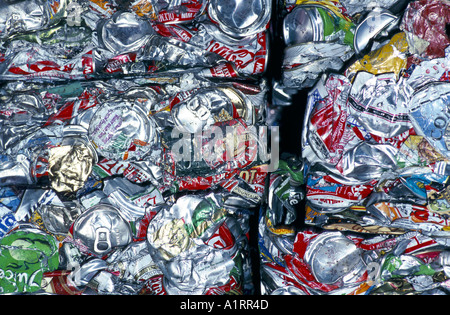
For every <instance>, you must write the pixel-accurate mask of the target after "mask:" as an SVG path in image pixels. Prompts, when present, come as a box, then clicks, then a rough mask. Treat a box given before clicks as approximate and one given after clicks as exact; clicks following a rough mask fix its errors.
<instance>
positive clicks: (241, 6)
mask: <svg viewBox="0 0 450 315" xmlns="http://www.w3.org/2000/svg"><path fill="white" fill-rule="evenodd" d="M271 12H272V1H270V0H252V1H240V0H211V1H210V3H209V6H208V13H209V16H210V18H211V19H212V20H213V21H214V22H216V23H218V24H219V27H220V29H221V30H222V31H223V32H224V33H226V34H228V35H230V36H233V37H246V36H251V35H255V34H257V33H260V32H262V31H264V30H265V29H266V27H267V24H268V23H269V21H270V16H271Z"/></svg>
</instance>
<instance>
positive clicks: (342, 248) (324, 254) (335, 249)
mask: <svg viewBox="0 0 450 315" xmlns="http://www.w3.org/2000/svg"><path fill="white" fill-rule="evenodd" d="M305 262H306V263H307V264H308V265H309V267H310V269H311V271H312V273H313V274H314V277H315V278H316V279H317V280H318V281H319V282H320V283H323V284H334V283H338V282H339V283H341V284H349V283H353V282H354V281H355V280H357V279H358V278H360V277H361V276H362V275H363V273H364V272H365V271H366V270H367V268H366V265H365V263H364V261H363V257H362V250H361V249H360V248H358V247H356V245H355V244H354V243H353V242H352V241H351V240H350V239H348V238H347V237H345V236H344V235H343V234H341V233H339V232H325V233H322V234H319V235H318V236H317V237H316V238H314V239H313V240H312V241H311V243H310V244H309V245H308V247H307V249H306V252H305Z"/></svg>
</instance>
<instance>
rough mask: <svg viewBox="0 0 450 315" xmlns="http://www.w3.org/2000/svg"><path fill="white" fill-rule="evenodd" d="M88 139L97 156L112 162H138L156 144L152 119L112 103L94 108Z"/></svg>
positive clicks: (133, 107)
mask: <svg viewBox="0 0 450 315" xmlns="http://www.w3.org/2000/svg"><path fill="white" fill-rule="evenodd" d="M88 137H89V140H90V141H91V143H92V144H93V145H94V147H95V149H96V151H97V152H98V154H99V155H101V156H103V157H106V158H110V159H114V160H127V159H133V160H141V159H143V158H144V156H145V155H147V154H148V153H149V152H150V151H151V149H152V146H154V145H156V144H157V141H158V134H157V131H156V125H155V123H154V122H153V119H152V118H151V117H148V116H147V115H146V114H145V113H144V111H143V110H142V109H141V108H140V106H137V105H133V104H127V103H123V102H114V101H111V102H107V103H104V104H102V105H101V106H99V107H98V108H95V113H94V114H93V116H92V118H91V120H90V123H89V133H88Z"/></svg>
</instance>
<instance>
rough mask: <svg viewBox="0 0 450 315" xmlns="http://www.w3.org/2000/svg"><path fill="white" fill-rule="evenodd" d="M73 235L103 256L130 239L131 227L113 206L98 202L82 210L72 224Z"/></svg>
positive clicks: (93, 251) (96, 253) (126, 243)
mask: <svg viewBox="0 0 450 315" xmlns="http://www.w3.org/2000/svg"><path fill="white" fill-rule="evenodd" d="M73 237H74V239H75V240H77V239H78V240H81V241H82V242H83V244H84V245H86V246H87V247H88V248H89V250H90V251H91V252H92V253H93V254H95V255H97V256H103V255H106V254H108V253H109V252H111V251H113V250H114V249H115V248H117V247H122V246H126V245H128V244H129V243H130V242H131V241H132V238H133V237H132V232H131V227H130V225H129V223H128V222H127V221H125V220H124V219H123V218H122V217H121V216H120V213H119V210H117V209H116V208H115V207H113V206H111V205H108V204H98V205H95V206H93V207H91V208H90V209H88V210H86V211H85V212H83V213H82V214H81V215H80V216H78V218H77V219H76V221H75V222H74V224H73Z"/></svg>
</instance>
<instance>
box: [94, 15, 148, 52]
mask: <svg viewBox="0 0 450 315" xmlns="http://www.w3.org/2000/svg"><path fill="white" fill-rule="evenodd" d="M98 28H99V34H98V37H99V42H100V43H101V44H102V46H103V47H105V48H106V49H108V50H109V51H110V52H112V53H114V54H115V55H118V54H120V53H124V52H133V51H137V50H139V49H140V48H141V47H142V46H144V45H145V43H146V42H147V41H148V40H149V38H150V36H151V35H152V34H153V33H154V31H153V28H152V27H151V25H150V24H149V23H148V22H147V21H146V20H145V19H142V18H139V17H137V16H136V15H135V14H133V13H131V12H117V13H116V14H114V15H113V16H112V17H111V18H110V19H108V20H106V21H105V22H104V23H100V24H99V26H98Z"/></svg>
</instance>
